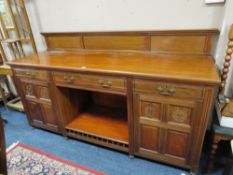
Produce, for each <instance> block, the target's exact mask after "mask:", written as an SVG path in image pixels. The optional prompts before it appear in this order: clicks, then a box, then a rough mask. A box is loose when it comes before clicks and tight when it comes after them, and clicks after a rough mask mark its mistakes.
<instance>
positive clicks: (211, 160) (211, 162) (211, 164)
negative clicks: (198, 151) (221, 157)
mask: <svg viewBox="0 0 233 175" xmlns="http://www.w3.org/2000/svg"><path fill="white" fill-rule="evenodd" d="M220 140H221V136H218V135H214V136H213V140H212V145H211V150H210V155H209V160H208V165H207V170H208V171H211V170H212V169H213V167H214V158H215V155H216V152H217V149H218V143H219V141H220Z"/></svg>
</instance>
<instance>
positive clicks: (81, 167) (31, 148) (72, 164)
mask: <svg viewBox="0 0 233 175" xmlns="http://www.w3.org/2000/svg"><path fill="white" fill-rule="evenodd" d="M17 147H23V148H25V149H28V150H31V151H33V152H36V153H38V154H41V155H44V156H47V157H48V158H50V159H53V160H56V161H59V162H62V163H64V164H67V165H70V166H73V167H75V168H79V169H83V170H86V171H89V172H91V173H94V174H96V175H106V174H104V173H102V172H99V171H96V170H93V169H91V168H88V167H85V166H82V165H79V164H76V163H74V162H71V161H68V160H64V159H62V158H59V157H56V156H54V155H52V154H49V153H46V152H44V151H41V150H38V149H36V148H33V147H30V146H28V145H24V144H22V143H18V144H16V145H15V146H13V147H12V148H10V149H9V150H8V151H7V153H10V152H11V151H13V150H14V149H15V148H17Z"/></svg>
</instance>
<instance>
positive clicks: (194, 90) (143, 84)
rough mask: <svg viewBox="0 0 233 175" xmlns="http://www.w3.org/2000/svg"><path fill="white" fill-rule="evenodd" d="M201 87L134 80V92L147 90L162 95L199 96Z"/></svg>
mask: <svg viewBox="0 0 233 175" xmlns="http://www.w3.org/2000/svg"><path fill="white" fill-rule="evenodd" d="M203 91H204V88H203V87H198V86H189V85H182V84H173V83H165V82H154V81H147V80H134V92H149V93H155V94H158V95H163V96H176V97H188V98H190V97H191V98H201V97H202V96H203Z"/></svg>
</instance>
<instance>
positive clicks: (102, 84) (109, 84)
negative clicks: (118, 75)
mask: <svg viewBox="0 0 233 175" xmlns="http://www.w3.org/2000/svg"><path fill="white" fill-rule="evenodd" d="M99 85H100V86H101V87H102V88H111V87H112V81H108V82H107V83H104V80H99Z"/></svg>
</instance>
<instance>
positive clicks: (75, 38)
mask: <svg viewBox="0 0 233 175" xmlns="http://www.w3.org/2000/svg"><path fill="white" fill-rule="evenodd" d="M218 33H219V31H218V30H173V31H133V32H129V31H128V32H76V33H42V35H43V36H44V37H45V40H46V43H47V46H48V50H75V49H76V50H80V49H88V50H92V49H93V50H128V51H149V52H162V53H164V52H166V53H182V54H190V53H191V54H204V55H210V52H211V44H212V38H213V36H215V35H217V34H218Z"/></svg>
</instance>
